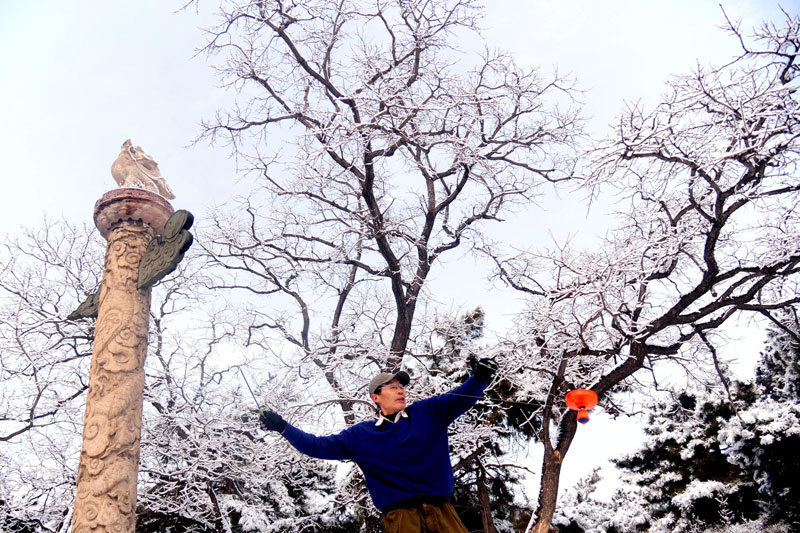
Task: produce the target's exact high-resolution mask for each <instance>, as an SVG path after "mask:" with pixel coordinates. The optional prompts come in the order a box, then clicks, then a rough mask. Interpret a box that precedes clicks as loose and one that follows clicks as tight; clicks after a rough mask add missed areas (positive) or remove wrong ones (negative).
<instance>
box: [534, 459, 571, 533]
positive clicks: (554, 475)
mask: <svg viewBox="0 0 800 533" xmlns="http://www.w3.org/2000/svg"><path fill="white" fill-rule="evenodd" d="M562 459H563V457H562V455H561V452H560V451H559V450H553V449H550V450H548V449H547V448H545V452H544V459H543V460H542V486H541V488H540V489H539V509H538V511H537V512H536V523H535V524H533V527H532V528H531V526H528V531H529V532H531V533H549V532H550V526H551V525H552V523H553V516H554V515H555V512H556V502H557V500H558V482H559V478H560V476H561V464H562ZM531 521H533V519H531Z"/></svg>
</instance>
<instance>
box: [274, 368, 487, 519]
mask: <svg viewBox="0 0 800 533" xmlns="http://www.w3.org/2000/svg"><path fill="white" fill-rule="evenodd" d="M485 388H486V383H484V382H482V381H478V380H477V379H475V378H474V377H470V378H469V379H468V380H467V381H466V382H464V383H463V384H461V385H460V386H458V387H457V388H455V389H453V390H452V391H450V392H448V393H446V394H442V395H440V396H434V397H432V398H428V399H425V400H420V401H418V402H414V403H413V404H411V405H410V406H408V407H407V408H406V414H407V415H408V418H402V417H398V418H397V420H396V422H395V423H393V424H392V423H388V422H384V423H383V424H381V425H380V426H376V425H375V420H371V421H366V422H360V423H358V424H355V425H353V426H351V427H349V428H347V429H345V430H344V431H342V432H340V433H336V434H335V435H329V436H327V437H318V436H316V435H311V434H309V433H306V432H304V431H301V430H299V429H297V428H296V427H294V426H292V425H291V424H290V425H288V426H287V427H286V430H285V431H284V432H283V436H284V437H285V438H286V440H288V441H289V442H290V443H291V444H292V446H294V447H295V448H297V450H299V451H300V452H302V453H304V454H306V455H310V456H311V457H316V458H319V459H336V460H351V461H353V462H355V463H356V464H357V465H358V466H359V468H361V471H362V472H363V473H364V478H365V479H366V481H367V488H368V489H369V494H370V496H372V501H373V503H374V504H375V507H377V508H378V509H379V510H382V509H384V508H385V507H386V506H387V505H391V504H394V503H397V502H400V501H403V500H407V499H409V498H415V497H421V496H448V495H449V494H450V493H451V492H453V469H452V467H451V466H450V450H449V445H448V441H447V426H448V425H450V423H451V422H452V421H453V420H455V419H456V418H457V417H458V416H460V415H462V414H463V413H464V412H466V411H467V409H469V408H470V407H472V406H473V405H474V404H475V402H476V401H478V398H479V397H480V396H481V395H482V394H483V389H485Z"/></svg>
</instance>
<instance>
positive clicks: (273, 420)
mask: <svg viewBox="0 0 800 533" xmlns="http://www.w3.org/2000/svg"><path fill="white" fill-rule="evenodd" d="M259 418H260V419H261V424H262V425H263V426H264V428H265V429H266V430H267V431H277V432H279V433H283V430H285V429H286V426H288V425H289V424H287V422H286V420H284V419H283V418H281V415H279V414H278V413H274V412H272V411H261V414H260V415H259Z"/></svg>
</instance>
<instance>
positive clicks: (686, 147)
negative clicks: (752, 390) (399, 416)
mask: <svg viewBox="0 0 800 533" xmlns="http://www.w3.org/2000/svg"><path fill="white" fill-rule="evenodd" d="M728 29H729V31H730V32H731V33H732V35H733V37H734V38H736V39H738V40H739V42H740V43H741V45H742V53H741V55H739V56H738V57H735V58H734V59H733V60H730V61H727V62H725V63H724V64H722V65H721V66H717V67H703V66H699V67H698V68H697V70H696V71H695V72H693V73H691V74H688V75H683V76H676V77H674V78H672V79H671V80H670V81H669V83H668V89H667V92H666V93H665V95H664V98H663V100H662V102H661V103H659V104H658V105H657V106H655V108H654V109H652V110H645V109H643V108H642V107H641V106H640V105H632V106H631V107H630V108H629V109H627V110H625V111H624V112H623V113H622V115H621V117H620V119H619V123H618V127H617V128H616V131H615V132H614V134H613V136H612V137H611V138H609V139H608V140H606V141H605V142H603V143H601V144H600V145H599V146H598V148H597V150H596V151H595V152H594V153H593V156H592V158H591V161H590V162H589V163H588V164H587V167H586V172H587V174H588V179H587V186H588V187H593V188H594V190H595V191H597V192H598V194H604V195H607V194H610V193H612V192H613V194H614V196H615V200H616V203H617V205H622V206H624V207H623V210H622V211H621V213H620V217H621V218H620V225H619V226H618V227H617V228H616V229H615V230H614V231H613V232H611V233H610V234H609V235H608V236H607V237H606V238H605V239H602V242H600V243H599V245H598V248H597V250H596V251H588V252H585V251H584V252H580V251H573V250H571V249H570V248H569V247H568V246H564V247H562V248H558V249H555V250H552V251H544V252H525V253H518V252H513V253H507V254H503V253H501V252H500V243H487V244H486V246H485V247H484V249H485V251H486V253H487V255H489V256H491V257H492V258H494V259H495V261H496V264H497V268H498V273H499V276H500V278H501V279H502V280H504V281H505V282H506V283H508V284H509V285H511V286H512V287H514V288H516V289H518V290H519V291H521V292H523V293H525V294H527V295H528V296H529V299H530V304H529V306H528V309H527V311H526V312H525V313H524V314H523V315H522V316H521V317H520V320H519V322H518V331H517V333H516V334H515V335H513V336H511V338H510V339H509V347H508V353H509V357H508V358H507V362H508V363H509V365H510V366H512V367H513V371H514V372H516V373H517V376H516V377H515V379H517V380H518V382H528V383H539V385H538V386H536V387H529V390H527V391H524V394H525V396H522V397H521V398H520V399H526V401H529V402H531V403H533V402H536V401H538V402H541V404H542V408H541V410H540V411H539V414H538V416H537V417H535V418H534V420H535V422H532V424H533V427H534V428H535V429H536V432H537V437H538V438H539V440H540V441H541V442H542V443H543V444H544V460H543V465H542V484H541V485H542V491H541V493H540V497H539V509H538V516H537V522H536V523H535V525H534V524H531V528H532V530H533V531H535V532H536V533H545V532H546V531H547V530H548V528H549V526H550V522H551V520H552V517H553V514H554V512H555V509H556V501H557V494H558V483H559V475H560V469H561V465H562V463H563V459H564V456H565V454H566V453H567V452H568V450H569V448H570V445H571V442H572V440H573V437H574V435H575V431H576V427H577V422H576V417H575V415H574V414H570V415H569V416H567V411H566V409H565V406H564V402H563V396H564V394H565V393H566V392H567V391H569V390H570V389H573V388H578V387H583V388H591V389H592V390H594V391H595V392H596V393H597V394H598V395H599V397H600V398H601V404H603V403H604V404H607V405H608V404H609V403H610V402H613V397H612V396H610V395H611V394H612V393H613V392H614V391H615V390H619V389H620V387H624V386H627V385H626V384H629V383H630V382H631V381H630V380H631V379H632V378H633V376H634V374H637V373H638V374H637V376H641V377H642V379H644V378H645V377H646V376H645V375H644V373H639V371H640V370H645V369H646V370H649V371H652V372H656V373H657V371H658V368H659V363H660V362H662V361H671V362H673V363H674V362H677V363H678V364H681V365H683V366H684V368H685V369H686V371H687V372H690V373H695V374H697V373H701V374H708V373H714V372H715V367H718V366H720V365H719V361H718V357H717V349H716V344H717V343H718V338H717V336H716V333H715V332H716V331H717V330H718V328H719V327H720V326H721V325H722V324H724V323H725V322H726V321H727V320H728V319H729V318H730V317H732V316H734V315H737V314H740V313H759V314H763V315H767V316H769V315H770V314H771V313H774V312H775V311H776V310H778V309H782V308H785V307H786V306H787V305H790V304H793V303H795V302H797V301H798V300H800V297H799V296H798V292H797V290H796V285H797V280H798V266H799V265H800V218H799V217H798V215H799V214H800V213H798V210H797V205H798V198H799V195H798V192H800V186H798V184H797V180H796V173H797V169H798V163H799V162H800V158H798V155H799V152H800V134H799V133H798V131H799V130H800V101H799V100H798V92H797V79H798V78H797V75H798V70H799V69H800V66H799V65H798V61H797V54H798V51H799V50H800V34H799V33H800V32H799V30H800V18H798V17H797V16H796V15H787V20H786V24H785V25H784V26H781V27H778V26H774V25H770V24H768V25H764V26H763V27H762V28H760V29H759V30H758V31H757V32H756V34H755V37H754V38H753V39H749V38H745V36H744V35H743V33H742V32H741V31H740V30H739V28H738V26H736V25H735V24H730V25H729V28H728ZM605 198H606V199H607V198H608V196H605Z"/></svg>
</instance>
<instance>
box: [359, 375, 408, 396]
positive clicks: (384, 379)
mask: <svg viewBox="0 0 800 533" xmlns="http://www.w3.org/2000/svg"><path fill="white" fill-rule="evenodd" d="M393 379H396V380H397V381H399V382H400V383H401V384H402V385H403V386H404V387H405V386H406V385H408V382H409V381H411V378H410V377H409V376H408V374H407V373H405V372H403V371H402V370H401V371H399V372H396V373H394V374H390V373H389V372H381V373H380V374H378V375H377V376H375V377H374V378H372V379H371V380H370V382H369V393H370V394H375V391H376V390H378V387H380V386H381V385H386V384H387V383H389V382H390V381H392V380H393Z"/></svg>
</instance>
